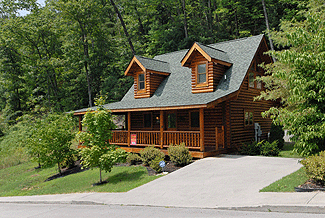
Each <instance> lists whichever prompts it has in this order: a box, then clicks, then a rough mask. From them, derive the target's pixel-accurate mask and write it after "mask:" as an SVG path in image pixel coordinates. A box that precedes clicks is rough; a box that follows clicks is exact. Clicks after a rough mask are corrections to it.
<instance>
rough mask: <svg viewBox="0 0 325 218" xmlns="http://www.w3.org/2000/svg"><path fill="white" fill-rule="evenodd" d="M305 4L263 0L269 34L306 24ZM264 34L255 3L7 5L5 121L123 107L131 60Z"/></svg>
mask: <svg viewBox="0 0 325 218" xmlns="http://www.w3.org/2000/svg"><path fill="white" fill-rule="evenodd" d="M307 2H308V1H306V0H278V1H274V0H265V5H266V9H267V13H268V17H269V23H270V28H271V29H275V30H278V29H279V24H280V22H281V20H292V19H296V20H299V19H301V18H300V16H299V11H301V10H303V9H305V7H306V5H307ZM20 10H27V11H29V12H30V13H29V14H26V15H24V16H21V15H19V11H20ZM265 31H266V22H265V17H264V12H263V5H262V1H255V0H191V1H190V0H134V1H129V0H47V1H46V4H45V5H40V4H38V3H37V1H36V0H16V1H12V0H2V1H1V2H0V111H1V112H0V123H10V122H13V123H15V122H16V119H17V117H19V116H21V115H23V114H26V113H29V114H33V113H39V112H41V113H48V112H67V111H71V110H75V109H80V108H86V107H89V106H93V100H94V98H95V97H96V96H98V95H100V94H101V95H106V96H107V97H108V98H107V102H114V101H119V100H120V99H121V98H122V97H123V95H124V94H125V93H126V91H127V90H128V89H129V88H130V87H131V85H132V82H133V81H132V78H127V77H125V76H124V70H125V69H126V67H127V65H128V63H129V61H130V60H131V58H132V56H133V54H137V55H142V56H145V57H154V56H155V55H158V54H163V53H167V52H173V51H177V50H181V49H187V48H189V47H190V46H191V45H192V44H193V42H195V41H198V42H201V43H203V44H211V43H216V42H221V41H226V40H231V39H237V38H242V37H246V36H251V35H258V34H261V33H265ZM276 49H279V48H276ZM1 128H3V127H1V126H0V129H1ZM0 132H1V131H0ZM0 134H1V133H0Z"/></svg>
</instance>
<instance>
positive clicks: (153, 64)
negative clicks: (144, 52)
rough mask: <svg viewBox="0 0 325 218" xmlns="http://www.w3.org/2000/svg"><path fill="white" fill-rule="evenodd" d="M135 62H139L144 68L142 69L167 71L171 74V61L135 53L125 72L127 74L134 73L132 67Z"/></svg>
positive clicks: (159, 71)
mask: <svg viewBox="0 0 325 218" xmlns="http://www.w3.org/2000/svg"><path fill="white" fill-rule="evenodd" d="M134 64H137V65H138V66H139V67H140V68H141V69H142V71H147V70H151V71H154V72H156V73H167V74H168V75H169V74H170V68H169V63H167V62H164V61H160V60H155V59H151V58H145V57H141V56H139V55H135V56H134V57H133V58H132V60H131V61H130V64H129V66H128V67H127V69H126V71H125V73H124V74H125V75H128V74H129V73H132V70H131V69H132V67H133V66H134Z"/></svg>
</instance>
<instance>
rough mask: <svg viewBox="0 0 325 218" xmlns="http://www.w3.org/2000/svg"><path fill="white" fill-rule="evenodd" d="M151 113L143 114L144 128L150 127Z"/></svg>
mask: <svg viewBox="0 0 325 218" xmlns="http://www.w3.org/2000/svg"><path fill="white" fill-rule="evenodd" d="M151 117H152V116H151V113H149V114H143V123H144V125H143V126H144V127H145V128H150V127H151V123H152V119H151Z"/></svg>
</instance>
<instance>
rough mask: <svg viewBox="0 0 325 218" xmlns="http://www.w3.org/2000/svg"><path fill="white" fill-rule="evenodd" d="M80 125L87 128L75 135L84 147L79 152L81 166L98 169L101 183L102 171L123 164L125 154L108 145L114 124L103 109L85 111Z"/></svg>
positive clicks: (108, 170)
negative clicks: (116, 164)
mask: <svg viewBox="0 0 325 218" xmlns="http://www.w3.org/2000/svg"><path fill="white" fill-rule="evenodd" d="M82 125H83V126H86V127H87V131H86V132H79V133H78V134H77V137H78V138H79V140H80V141H82V142H83V145H84V146H85V148H82V149H81V151H80V154H81V158H82V164H83V165H84V166H85V167H88V168H91V169H93V168H96V167H98V168H99V182H100V183H102V182H103V181H102V170H105V171H106V172H110V171H111V170H112V168H113V165H114V164H115V163H118V162H125V160H126V157H127V154H126V152H125V151H124V150H122V149H116V148H117V147H116V146H115V145H111V144H110V143H109V139H111V138H112V131H111V130H112V129H114V128H115V124H114V123H113V120H112V115H111V113H110V112H108V111H107V110H105V109H104V108H103V107H101V106H100V107H98V108H97V109H96V111H87V113H86V114H85V116H84V119H83V120H82Z"/></svg>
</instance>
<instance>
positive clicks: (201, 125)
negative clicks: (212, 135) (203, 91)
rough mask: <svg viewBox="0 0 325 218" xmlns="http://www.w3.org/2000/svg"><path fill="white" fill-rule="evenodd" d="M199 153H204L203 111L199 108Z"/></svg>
mask: <svg viewBox="0 0 325 218" xmlns="http://www.w3.org/2000/svg"><path fill="white" fill-rule="evenodd" d="M200 151H204V110H203V108H200Z"/></svg>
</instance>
